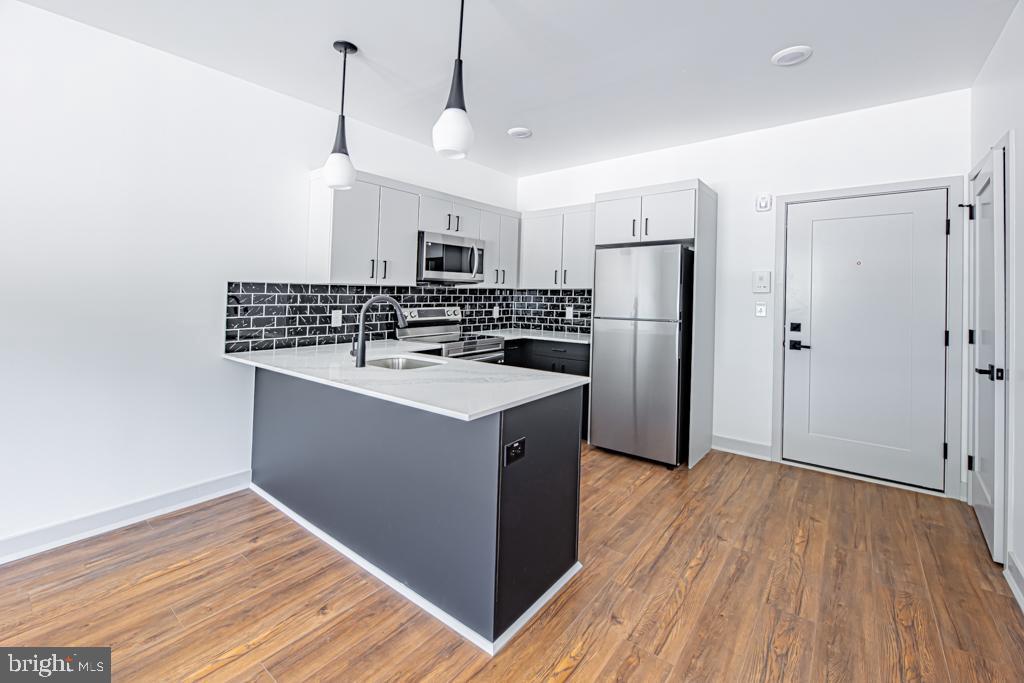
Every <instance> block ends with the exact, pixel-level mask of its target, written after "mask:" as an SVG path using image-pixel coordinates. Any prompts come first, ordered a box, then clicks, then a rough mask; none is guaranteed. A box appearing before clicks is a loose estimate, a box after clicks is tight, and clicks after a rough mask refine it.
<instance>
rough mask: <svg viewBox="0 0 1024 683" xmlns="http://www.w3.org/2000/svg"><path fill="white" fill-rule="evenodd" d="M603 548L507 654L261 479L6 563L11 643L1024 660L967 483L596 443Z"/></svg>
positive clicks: (399, 658) (254, 670) (562, 669)
mask: <svg viewBox="0 0 1024 683" xmlns="http://www.w3.org/2000/svg"><path fill="white" fill-rule="evenodd" d="M582 508H583V509H582V514H581V549H580V551H581V559H582V561H583V563H584V570H583V571H582V572H581V573H580V574H578V575H577V576H576V577H575V578H574V579H573V580H572V581H571V582H570V583H569V585H568V586H567V587H566V588H565V589H564V590H563V591H562V592H561V593H560V594H559V595H558V596H557V597H556V598H555V600H554V601H553V602H552V603H551V604H549V605H548V606H547V607H546V608H545V609H544V610H542V611H541V612H540V613H539V614H538V615H537V616H536V617H535V618H534V620H533V621H532V622H531V623H530V624H529V625H528V627H527V628H526V629H524V630H523V631H522V632H521V633H520V634H519V635H518V636H517V637H516V638H515V639H514V640H513V641H512V642H511V643H510V644H509V645H508V646H507V647H506V648H505V650H503V651H502V652H501V653H500V654H499V655H498V656H496V657H494V658H488V657H487V656H485V655H483V654H482V653H481V652H480V651H479V650H477V649H476V648H475V647H473V646H472V645H470V644H469V643H467V642H465V641H463V640H462V639H461V638H459V637H458V636H457V635H455V634H454V633H453V632H451V631H450V630H448V629H447V628H446V627H444V626H442V625H441V624H440V623H439V622H437V621H436V620H434V619H433V618H431V617H430V616H428V615H427V614H425V613H424V612H422V611H421V610H419V609H418V608H416V607H415V606H413V605H412V604H410V603H409V602H407V601H406V600H404V599H403V598H401V597H400V596H399V595H397V594H396V593H394V592H393V591H391V590H390V589H389V588H387V587H386V586H384V585H383V584H381V583H380V582H379V581H377V580H376V579H374V578H373V577H371V576H369V575H368V574H366V573H365V572H363V571H362V570H360V569H359V568H358V567H356V566H355V565H354V564H352V563H351V562H349V561H347V560H346V559H345V558H343V557H341V556H339V555H337V554H336V553H335V552H334V551H333V550H331V549H330V548H329V547H328V546H326V545H324V544H323V543H321V542H320V541H318V540H317V539H316V538H314V537H313V536H311V535H309V534H308V533H306V532H305V531H304V530H302V529H301V528H300V527H298V526H297V525H296V524H294V523H293V522H291V521H290V520H289V519H287V518H285V517H284V516H282V515H281V514H280V513H279V512H277V511H276V510H275V509H274V508H272V507H271V506H269V505H268V504H267V503H265V502H264V501H263V500H262V499H260V498H258V497H257V496H256V495H254V494H252V493H250V492H242V493H238V494H233V495H230V496H225V497H223V498H219V499H216V500H214V501H211V502H208V503H204V504H202V505H197V506H195V507H192V508H188V509H186V510H182V511H179V512H175V513H172V514H169V515H164V516H162V517H157V518H154V519H151V520H149V521H148V522H142V523H139V524H135V525H132V526H129V527H126V528H124V529H120V530H118V531H114V532H111V533H108V534H104V535H102V536H98V537H95V538H92V539H88V540H85V541H81V542H79V543H75V544H73V545H69V546H65V547H63V548H59V549H56V550H53V551H50V552H47V553H44V554H41V555H37V556H34V557H31V558H27V559H25V560H21V561H19V562H15V563H12V564H9V565H6V566H2V567H0V644H2V645H6V646H16V645H110V646H112V647H113V670H114V677H115V679H118V680H130V681H143V680H145V681H150V680H161V681H162V680H193V679H210V680H260V681H274V680H276V681H300V680H347V681H398V680H402V681H414V680H437V681H463V680H479V681H540V680H564V679H569V678H571V679H573V680H580V681H592V680H609V681H610V680H634V681H645V682H646V681H663V680H708V681H767V680H792V681H830V680H837V681H838V680H842V681H903V680H922V681H931V680H935V681H947V680H948V681H973V680H984V681H987V680H1005V681H1020V680H1024V617H1022V615H1021V612H1020V611H1019V610H1018V608H1017V606H1016V604H1015V603H1014V600H1013V598H1012V596H1011V593H1010V590H1009V587H1008V586H1007V585H1006V583H1005V582H1004V580H1003V578H1002V576H1001V572H1000V567H999V566H998V565H995V564H993V563H992V562H991V561H990V560H989V559H988V557H987V554H986V551H985V546H984V543H983V541H982V540H981V536H980V531H979V530H978V528H977V524H976V522H975V520H974V517H973V513H972V511H971V510H970V509H969V508H968V507H967V506H965V505H963V504H960V503H957V502H954V501H950V500H944V499H940V498H936V497H933V496H927V495H923V494H916V493H911V492H907V491H902V490H898V489H893V488H887V487H883V486H877V485H873V484H867V483H863V482H859V481H853V480H850V479H843V478H839V477H834V476H829V475H825V474H819V473H816V472H811V471H807V470H801V469H796V468H791V467H784V466H781V465H776V464H772V463H767V462H761V461H757V460H751V459H748V458H742V457H739V456H734V455H729V454H725V453H712V454H711V455H709V456H708V457H707V458H706V459H705V460H704V462H702V463H701V464H700V465H699V466H698V467H697V468H695V469H694V470H693V471H690V472H687V471H674V472H673V471H669V470H667V469H665V468H664V467H661V466H657V465H652V464H648V463H645V462H641V461H637V460H632V459H628V458H623V457H617V456H612V455H609V454H607V453H603V452H600V451H597V450H585V452H584V456H583V491H582Z"/></svg>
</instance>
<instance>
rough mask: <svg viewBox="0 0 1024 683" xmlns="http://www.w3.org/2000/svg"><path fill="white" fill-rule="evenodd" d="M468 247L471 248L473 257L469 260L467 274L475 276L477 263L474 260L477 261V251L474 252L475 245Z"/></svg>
mask: <svg viewBox="0 0 1024 683" xmlns="http://www.w3.org/2000/svg"><path fill="white" fill-rule="evenodd" d="M470 249H472V250H473V251H472V254H473V258H472V259H471V260H470V262H469V274H470V275H473V276H476V265H477V264H476V262H477V260H478V258H479V257H478V256H477V253H476V252H477V249H476V247H470Z"/></svg>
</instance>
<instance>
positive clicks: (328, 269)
mask: <svg viewBox="0 0 1024 683" xmlns="http://www.w3.org/2000/svg"><path fill="white" fill-rule="evenodd" d="M419 200H420V198H419V195H417V194H413V193H412V192H403V191H402V190H396V189H393V188H390V187H381V186H380V185H376V184H374V183H369V182H365V181H362V180H360V181H358V182H356V184H355V185H354V186H353V187H352V189H351V190H345V191H341V192H334V191H332V190H331V189H329V188H327V187H326V186H325V185H324V184H323V182H322V181H321V180H320V178H319V176H316V175H315V176H314V177H313V179H312V182H311V183H310V204H309V234H308V244H307V276H308V278H309V280H310V281H311V282H338V283H345V284H353V285H378V284H379V285H384V284H387V285H395V286H398V285H404V286H408V285H413V284H415V283H416V225H417V221H418V218H419Z"/></svg>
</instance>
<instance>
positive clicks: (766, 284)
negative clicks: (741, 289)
mask: <svg viewBox="0 0 1024 683" xmlns="http://www.w3.org/2000/svg"><path fill="white" fill-rule="evenodd" d="M752 279H753V287H752V288H751V291H753V292H754V294H767V293H768V292H770V291H772V271H770V270H755V271H754V275H753V278H752Z"/></svg>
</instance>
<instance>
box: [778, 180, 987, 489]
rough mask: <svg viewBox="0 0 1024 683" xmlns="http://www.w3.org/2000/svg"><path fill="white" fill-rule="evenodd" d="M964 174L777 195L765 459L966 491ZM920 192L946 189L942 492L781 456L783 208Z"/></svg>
mask: <svg viewBox="0 0 1024 683" xmlns="http://www.w3.org/2000/svg"><path fill="white" fill-rule="evenodd" d="M965 188H966V178H965V177H964V176H950V177H946V178H933V179H928V180H914V181H909V182H902V183H888V184H884V185H868V186H864V187H853V188H843V189H837V190H823V191H818V192H805V193H801V194H791V195H782V196H780V197H778V199H777V209H776V212H775V273H776V276H775V282H776V287H775V294H774V308H775V317H774V321H773V332H772V345H773V353H772V442H771V459H772V461H774V462H779V463H781V462H785V464H787V465H792V466H794V467H803V468H806V469H813V470H818V471H821V472H827V473H829V474H834V475H837V476H845V477H851V478H854V479H861V480H864V481H870V482H874V483H878V484H886V485H890V486H897V487H899V488H906V489H909V490H912V491H919V492H923V493H936V494H938V495H945V496H948V497H950V498H958V499H961V500H963V499H964V496H965V491H966V486H965V485H966V473H967V458H966V452H967V451H966V441H965V436H964V434H965V432H966V430H965V426H966V423H967V403H966V401H965V400H964V399H965V397H966V393H965V391H964V387H965V382H966V378H965V376H964V375H965V372H966V369H965V367H966V365H965V363H964V346H965V342H966V329H967V327H966V314H967V311H966V306H965V303H966V297H967V291H966V287H965V286H964V285H965V282H964V257H965V254H966V251H965V246H966V244H965V239H966V231H965V229H964V223H965V217H964V212H963V210H962V209H961V208H960V207H958V206H957V205H958V204H962V203H963V202H964V196H965V192H966V189H965ZM925 190H946V216H947V218H948V219H949V237H948V239H947V242H946V245H947V249H946V327H947V329H948V330H949V347H948V349H947V351H946V416H945V421H946V443H947V444H948V457H947V460H946V468H945V473H944V478H943V479H944V482H945V483H944V487H943V491H941V492H937V491H933V490H931V489H922V488H918V487H916V486H910V485H907V484H898V483H894V482H887V481H883V480H880V479H875V478H873V477H864V476H859V475H855V474H849V473H844V472H839V471H836V470H831V469H827V468H824V467H816V466H814V465H805V464H803V463H794V462H791V461H789V460H786V461H783V459H782V432H783V421H782V418H783V415H782V405H783V393H784V390H785V370H786V366H785V363H786V354H785V349H784V344H785V335H786V329H785V328H786V314H785V311H786V235H787V232H786V224H787V222H788V218H789V207H790V205H792V204H803V203H807V202H820V201H826V200H832V199H852V198H855V197H870V196H877V195H886V194H898V193H904V192H920V191H925Z"/></svg>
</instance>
